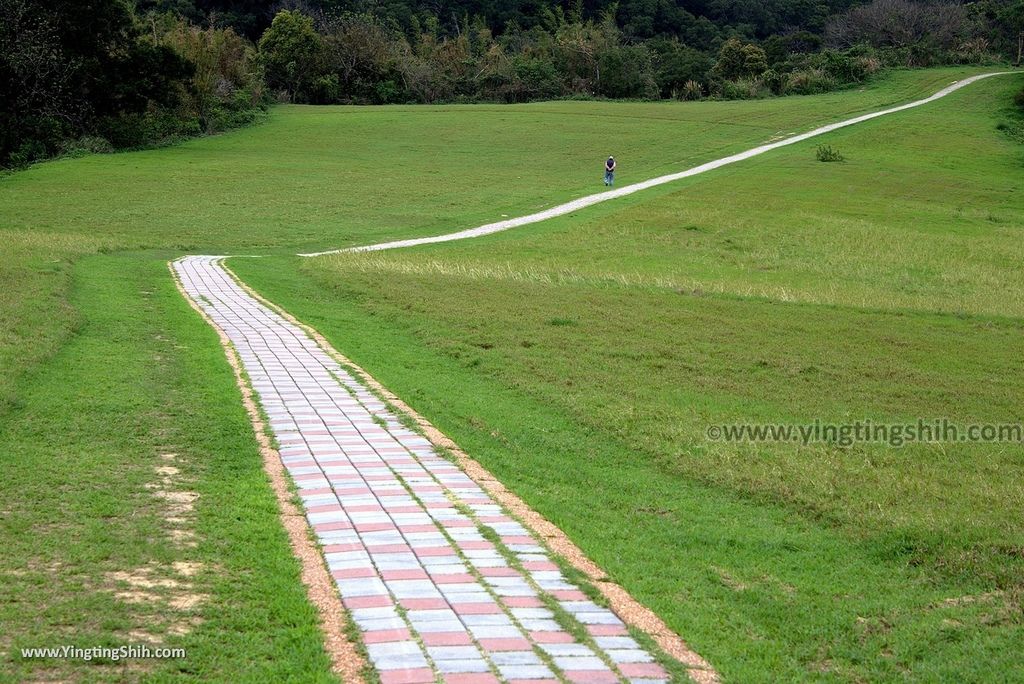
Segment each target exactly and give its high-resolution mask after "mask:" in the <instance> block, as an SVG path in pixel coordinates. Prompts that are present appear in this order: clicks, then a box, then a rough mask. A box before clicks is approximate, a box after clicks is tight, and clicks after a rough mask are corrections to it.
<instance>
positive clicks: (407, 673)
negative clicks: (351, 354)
mask: <svg viewBox="0 0 1024 684" xmlns="http://www.w3.org/2000/svg"><path fill="white" fill-rule="evenodd" d="M174 268H175V271H176V272H177V274H178V277H179V278H180V280H181V283H182V285H183V286H184V289H185V291H186V292H187V293H188V296H189V297H191V298H192V299H193V300H194V301H195V302H196V304H198V305H199V306H200V307H201V308H202V309H203V310H204V311H205V312H206V314H207V315H208V316H209V317H210V318H211V319H212V320H213V322H214V323H215V324H216V325H217V326H219V327H220V328H221V329H222V330H223V331H224V333H225V334H226V335H227V336H228V337H229V338H230V340H231V342H232V343H233V344H234V346H235V348H236V349H237V351H238V354H239V357H240V358H241V360H242V363H243V365H244V368H245V371H246V373H247V374H248V376H249V378H250V380H251V382H252V386H253V388H254V389H255V391H256V394H257V396H258V398H259V401H260V404H261V405H262V407H263V410H264V411H265V412H266V414H267V417H268V418H269V422H270V427H271V429H272V431H273V433H274V435H275V437H276V438H277V441H278V444H279V445H280V453H281V459H282V461H284V464H285V466H286V468H287V469H288V471H289V473H290V474H291V477H292V479H294V481H295V483H296V485H298V487H299V494H300V496H301V498H302V501H303V503H304V504H305V507H306V517H307V518H308V521H309V524H310V526H311V527H312V529H313V530H314V531H315V533H316V536H317V538H318V539H319V541H320V544H322V545H323V548H324V555H325V558H326V560H327V564H328V567H329V569H330V571H331V573H332V575H333V576H334V577H335V579H336V581H337V584H338V589H339V591H340V592H341V597H342V602H343V603H344V605H345V607H346V608H347V609H348V610H349V612H350V614H351V615H352V618H353V620H354V621H355V623H356V625H358V627H359V629H360V630H361V632H362V637H363V641H364V643H365V644H366V648H367V651H368V653H369V658H370V661H371V663H372V664H373V666H374V667H375V668H376V669H377V671H378V672H379V673H380V677H381V681H382V682H383V684H398V683H400V682H403V683H409V684H415V683H419V682H424V683H426V682H436V681H442V682H448V683H451V684H456V683H464V684H469V683H473V684H476V683H484V682H499V681H508V682H530V683H531V684H538V683H539V682H557V681H561V682H586V683H588V684H590V683H592V684H601V683H603V682H635V683H640V682H645V683H652V684H653V683H654V682H662V681H665V680H667V678H668V675H667V674H666V672H665V671H664V670H663V669H662V667H661V666H660V665H658V664H657V663H655V662H654V660H653V658H652V657H651V655H650V654H649V653H647V652H646V651H644V650H643V649H642V648H640V646H639V644H638V643H637V642H636V641H634V640H633V638H632V637H630V636H629V634H628V632H627V630H626V627H625V625H624V624H623V622H622V621H621V620H620V619H619V618H618V617H617V616H616V615H615V614H613V613H612V612H611V611H609V610H607V609H605V608H601V607H600V606H598V605H596V604H595V603H593V602H592V601H590V600H588V599H587V597H586V596H585V595H584V594H583V593H582V592H581V591H580V590H579V589H578V588H577V587H575V586H573V585H572V584H570V583H569V582H568V581H566V578H565V577H564V576H563V575H562V573H561V572H560V571H559V569H558V566H557V565H556V564H555V563H553V562H552V560H551V557H550V556H549V554H548V552H547V550H546V549H545V548H543V547H542V546H541V545H539V544H538V543H537V540H536V539H534V538H533V537H532V536H531V534H530V533H529V531H528V530H526V529H525V528H524V527H523V526H522V525H520V524H519V523H518V522H516V521H515V520H514V519H512V518H511V517H509V516H508V515H507V514H506V512H505V511H504V510H502V508H501V507H500V506H499V505H497V504H496V503H495V502H494V500H492V499H491V498H490V496H489V495H488V494H487V493H486V492H485V491H483V490H482V489H481V488H480V487H479V486H477V485H476V483H474V482H473V481H472V480H471V479H470V478H469V477H468V476H467V475H465V474H464V473H463V472H462V471H461V470H460V469H459V468H458V467H457V466H455V465H453V464H452V463H451V462H449V461H447V460H445V459H444V458H442V457H441V456H439V455H438V454H437V453H436V452H435V450H434V449H433V447H432V446H431V444H430V443H429V442H428V441H427V440H426V439H424V438H423V437H421V436H419V435H418V434H416V433H414V432H412V431H411V430H408V429H406V428H404V427H402V425H401V424H400V422H399V420H398V419H397V417H396V416H395V415H394V414H393V413H391V412H390V411H389V410H388V408H387V407H386V406H385V405H384V404H383V403H382V402H381V401H380V400H378V399H377V398H376V397H375V396H374V395H373V394H371V393H370V392H369V391H368V390H367V389H365V388H364V387H363V386H362V385H360V384H359V383H358V382H356V380H355V379H354V378H352V377H351V376H350V375H349V374H348V373H347V372H346V371H345V370H344V369H343V368H342V367H341V366H340V365H339V364H338V363H337V362H335V361H334V360H333V359H332V358H331V357H330V356H329V355H328V354H327V353H326V352H325V351H324V350H322V349H321V348H320V347H318V346H317V345H316V343H315V342H313V341H312V340H311V339H309V338H308V337H307V336H306V335H305V333H304V332H303V331H302V330H301V329H299V328H298V327H297V326H295V325H293V324H292V323H289V322H288V321H287V320H285V319H284V318H282V317H281V316H279V315H278V314H276V313H275V312H274V311H272V310H270V309H269V308H267V307H266V306H264V305H262V304H260V303H259V302H258V301H256V300H255V299H254V298H253V297H251V296H250V295H249V294H248V293H246V292H245V290H244V289H242V288H241V287H240V286H239V285H238V284H237V283H235V282H234V281H233V280H232V279H231V277H230V276H229V275H228V274H227V273H226V272H225V271H224V270H223V268H221V266H220V264H219V258H218V257H209V256H189V257H185V258H183V259H180V260H178V261H176V262H175V263H174ZM495 542H497V543H495ZM574 634H576V635H578V636H580V638H576V637H574V636H573V635H574Z"/></svg>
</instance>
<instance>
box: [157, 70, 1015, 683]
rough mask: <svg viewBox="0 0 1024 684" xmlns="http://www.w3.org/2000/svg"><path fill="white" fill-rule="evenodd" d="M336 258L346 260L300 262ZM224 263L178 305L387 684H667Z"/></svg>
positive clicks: (480, 498) (452, 472) (186, 267)
mask: <svg viewBox="0 0 1024 684" xmlns="http://www.w3.org/2000/svg"><path fill="white" fill-rule="evenodd" d="M1004 73H1005V72H1004ZM995 75H997V74H983V75H979V76H974V77H971V78H967V79H964V80H962V81H958V82H956V83H954V84H952V85H950V86H948V87H947V88H944V89H942V90H940V91H939V92H937V93H935V94H934V95H932V96H931V97H928V98H925V99H922V100H918V101H916V102H911V103H908V104H905V105H901V106H899V107H893V108H890V109H886V110H884V111H880V112H875V113H872V114H865V115H863V116H859V117H856V118H853V119H849V120H846V121H842V122H839V123H835V124H830V125H828V126H822V127H820V128H816V129H814V130H813V131H809V132H807V133H803V134H801V135H797V136H793V137H791V138H787V139H785V140H780V141H778V142H774V143H770V144H767V145H762V146H760V147H756V148H754V149H751V150H748V151H746V152H742V153H739V154H735V155H732V156H729V157H725V158H723V159H719V160H717V161H713V162H708V163H706V164H702V165H700V166H697V167H694V168H692V169H688V170H686V171H681V172H679V173H674V174H669V175H666V176H660V177H658V178H653V179H651V180H647V181H644V182H642V183H636V184H634V185H629V186H626V187H623V188H620V189H617V190H612V191H608V192H603V193H600V194H596V195H590V196H588V197H583V198H580V199H578V200H575V201H573V202H569V203H567V204H563V205H560V206H557V207H554V208H551V209H548V210H546V211H542V212H539V213H536V214H531V215H529V216H523V217H520V218H515V219H510V220H508V221H501V222H499V223H492V224H488V225H485V226H480V227H479V228H474V229H471V230H463V231H459V232H456V233H450V234H447V235H439V236H435V237H427V238H419V239H412V240H398V241H394V242H386V243H382V244H377V245H368V246H364V247H356V248H351V250H352V251H369V250H382V249H393V248H397V247H407V246H413V245H422V244H429V243H435V242H446V241H450V240H460V239H464V238H471V237H477V236H480V235H488V234H490V233H495V232H498V231H502V230H508V229H510V228H514V227H516V226H522V225H526V224H529V223H536V222H538V221H543V220H545V219H547V218H552V217H554V216H560V215H563V214H567V213H569V212H572V211H576V210H578V209H581V208H583V207H586V206H590V205H592V204H597V203H598V202H604V201H607V200H611V199H615V198H618V197H623V196H626V195H629V194H632V193H635V192H639V191H640V190H644V189H646V188H650V187H654V186H656V185H661V184H664V183H669V182H672V181H674V180H678V179H681V178H686V177H689V176H693V175H697V174H700V173H704V172H705V171H710V170H712V169H716V168H719V167H721V166H725V165H726V164H732V163H734V162H737V161H741V160H743V159H749V158H750V157H753V156H756V155H759V154H763V153H764V152H767V151H769V150H773V149H776V148H779V147H783V146H785V145H792V144H794V143H797V142H800V141H802V140H807V139H808V138H811V137H814V136H818V135H822V134H824V133H828V132H829V131H834V130H836V129H838V128H842V127H845V126H850V125H853V124H855V123H859V122H862V121H867V120H869V119H874V118H877V117H880V116H885V115H887V114H892V113H894V112H899V111H903V110H905V109H910V108H912V107H917V106H920V105H923V104H926V103H928V102H932V101H934V100H937V99H939V98H941V97H944V96H945V95H948V94H949V93H951V92H953V91H955V90H958V89H959V88H962V87H964V86H966V85H968V84H970V83H973V82H975V81H977V80H979V79H982V78H987V77H989V76H995ZM339 251H346V250H331V251H328V252H317V253H314V254H305V255H302V256H316V255H319V254H330V253H334V252H339ZM223 259H224V257H218V256H188V257H184V258H182V259H179V260H177V261H175V262H173V264H172V267H173V269H174V272H175V275H176V276H177V278H178V280H179V283H180V285H181V287H182V289H183V291H184V292H185V293H186V295H187V296H188V297H189V298H190V299H191V300H192V301H193V303H194V304H195V305H196V306H197V307H198V308H200V309H201V310H202V312H203V313H204V314H205V316H206V317H207V319H208V321H209V322H210V323H211V324H212V325H214V326H215V327H216V328H218V329H219V330H220V331H221V332H222V333H223V334H224V335H225V336H226V337H227V338H228V339H229V340H230V342H231V345H232V346H233V347H234V348H235V350H236V351H237V354H238V356H239V358H240V360H241V364H242V366H243V368H244V371H245V373H246V374H247V375H248V377H249V379H250V382H251V385H252V388H253V390H254V391H255V392H256V394H257V396H258V398H259V402H260V404H261V405H262V408H263V409H264V411H265V413H266V415H267V417H268V419H269V423H270V429H271V431H272V433H273V435H274V436H275V438H276V440H277V442H278V444H279V445H280V448H279V453H280V456H281V460H282V461H283V462H284V465H285V467H286V469H287V470H288V472H289V474H290V475H291V477H292V479H293V480H294V482H295V484H296V485H297V487H298V493H299V496H300V497H301V499H302V501H303V504H304V505H305V511H306V518H307V520H308V523H309V525H310V527H311V528H312V529H313V531H314V533H315V535H316V537H317V539H318V541H319V543H320V544H321V545H322V548H323V552H324V557H325V560H326V562H327V566H328V568H329V570H330V572H331V574H332V575H333V578H334V580H335V581H336V583H337V587H338V590H339V591H340V594H341V601H342V603H343V604H344V606H345V608H346V609H347V610H348V611H349V614H350V615H351V617H352V619H353V621H354V622H355V624H356V626H357V627H358V629H359V630H360V632H361V634H362V640H363V643H365V644H366V650H367V654H368V657H369V660H370V662H371V664H372V665H373V667H374V668H375V669H376V670H377V672H378V673H379V674H380V679H381V682H382V683H383V684H399V683H406V684H418V683H421V682H422V683H424V684H426V683H428V682H437V681H443V682H447V683H451V684H457V683H461V684H489V683H492V682H500V681H507V682H532V683H533V684H537V683H539V682H586V683H588V684H601V683H603V682H635V683H638V684H639V683H641V682H644V683H648V684H654V683H655V682H663V681H666V680H667V679H668V674H667V673H666V671H665V669H664V668H663V667H662V666H661V665H659V664H658V663H657V662H655V658H654V656H653V655H652V654H651V652H649V651H647V650H645V649H644V648H642V647H641V645H640V644H639V643H638V642H637V641H635V640H634V639H633V637H632V636H630V633H629V630H628V629H627V626H626V624H625V623H624V622H623V621H622V619H620V616H618V615H616V614H615V613H613V612H612V611H610V610H608V609H606V608H603V607H601V606H599V605H597V604H596V603H594V602H593V601H591V600H590V599H588V597H587V595H586V594H585V593H584V592H583V591H581V589H580V587H578V586H575V585H574V584H573V583H571V582H570V581H568V580H567V578H566V577H565V575H564V574H563V573H562V572H561V570H560V569H559V565H558V564H556V563H555V562H554V559H553V557H552V554H551V552H550V551H549V550H548V548H547V547H546V546H545V545H544V544H542V543H540V541H539V540H538V537H537V535H536V534H535V533H534V532H533V531H531V530H530V529H527V528H526V527H524V526H523V525H522V524H521V523H520V522H518V521H517V520H516V519H515V518H514V517H513V516H512V515H510V514H509V512H508V511H507V510H505V508H503V507H502V506H501V505H499V504H498V503H497V502H496V501H495V500H494V498H492V497H491V496H490V495H489V494H488V493H487V492H486V491H484V489H482V488H481V487H480V486H479V485H478V484H477V483H476V482H475V481H474V480H473V479H471V478H470V477H469V476H468V475H466V473H465V472H463V471H462V470H461V469H460V468H459V467H458V466H457V465H455V464H454V463H452V462H451V461H449V460H446V459H445V458H442V456H441V455H440V454H439V453H438V452H437V450H436V449H435V448H434V446H433V445H432V443H431V442H430V441H428V440H427V439H425V438H423V437H421V436H419V435H418V434H417V433H415V432H413V431H411V430H409V429H407V428H406V427H404V426H403V425H402V423H401V420H400V419H399V417H398V416H397V415H396V414H395V413H394V412H393V411H392V410H390V409H389V408H388V406H386V405H385V404H384V403H383V402H382V401H381V400H380V399H378V398H377V397H376V396H375V395H374V394H373V393H372V392H370V391H369V390H367V389H366V387H364V386H363V385H362V384H360V382H358V381H357V380H356V379H355V378H354V377H353V375H352V374H350V373H349V371H348V370H346V369H345V368H344V367H342V365H341V364H340V363H339V362H338V361H336V360H335V357H334V356H332V354H331V351H332V350H330V349H328V348H326V347H322V346H320V344H318V343H317V342H316V341H314V340H313V339H311V338H310V336H309V335H307V333H306V331H304V330H303V329H302V328H301V327H300V326H299V325H297V324H296V323H295V322H292V321H290V320H288V319H286V318H285V317H284V316H282V315H281V314H279V313H278V312H277V311H275V310H273V309H272V308H271V307H270V306H267V305H266V304H264V303H263V302H261V301H260V300H258V299H257V298H256V297H254V296H253V295H252V294H250V293H249V292H248V291H247V290H246V289H245V288H244V287H243V285H242V284H241V283H240V282H238V281H236V280H235V279H234V278H233V277H232V275H231V274H229V273H228V272H227V271H226V269H225V268H224V267H223V264H222V260H223ZM659 623H660V621H659ZM680 643H681V642H680ZM693 657H694V659H695V661H696V665H694V664H693V663H692V662H691V663H690V666H691V667H692V668H693V669H691V670H690V672H691V675H692V676H695V678H698V679H703V680H704V681H715V675H714V671H713V670H711V669H710V668H708V667H706V663H704V662H703V661H702V660H700V658H699V656H696V655H695V654H694V656H693ZM701 675H704V676H701Z"/></svg>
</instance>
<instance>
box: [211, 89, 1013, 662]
mask: <svg viewBox="0 0 1024 684" xmlns="http://www.w3.org/2000/svg"><path fill="white" fill-rule="evenodd" d="M1022 80H1024V79H1022V78H1021V77H1019V76H1017V77H1012V78H1003V79H1002V80H999V79H996V80H993V81H988V82H983V83H980V84H976V85H975V86H972V87H971V88H970V89H968V90H966V91H962V92H960V93H957V94H954V95H952V96H950V97H949V98H948V99H947V100H943V101H940V102H938V103H935V104H932V105H929V106H928V107H925V108H921V109H918V110H913V111H910V112H905V113H902V114H899V115H895V116H893V117H889V118H884V119H880V120H877V121H873V122H869V123H867V124H863V125H860V126H857V127H854V128H850V129H846V130H844V131H840V132H837V133H834V134H831V135H829V136H828V137H827V138H826V139H824V140H814V141H808V142H806V143H802V144H798V145H794V146H793V147H790V148H785V149H783V150H779V151H776V152H773V153H771V154H768V155H765V156H763V157H759V158H757V159H755V160H751V161H749V162H744V163H742V164H737V165H734V166H731V167H729V168H727V169H723V170H721V171H716V172H713V173H709V174H706V175H703V176H700V177H696V178H692V179H688V180H687V181H684V182H682V183H679V184H675V185H672V186H669V187H668V188H664V189H659V190H656V191H654V192H653V193H646V194H643V193H642V194H640V195H636V196H633V197H632V198H631V199H630V200H628V201H626V202H621V203H619V202H613V203H608V204H604V205H600V206H599V207H594V208H591V209H589V210H587V211H584V212H579V213H578V214H577V215H574V216H570V217H564V218H561V219H557V220H554V221H551V222H547V223H543V224H537V225H533V226H528V227H524V228H520V229H516V230H514V231H510V232H506V233H502V234H499V235H494V236H491V237H488V238H481V239H477V240H472V241H465V242H460V243H448V244H443V245H434V246H427V247H420V248H415V249H410V250H400V251H396V252H383V253H373V254H359V255H338V256H332V257H324V258H318V259H311V260H301V259H296V258H271V259H234V260H232V261H231V262H230V263H231V266H232V268H233V269H235V271H236V272H237V273H238V274H239V275H240V277H242V278H243V279H244V280H245V281H246V282H248V283H250V284H252V285H253V286H255V287H256V288H257V289H258V290H260V291H261V292H262V293H263V294H265V295H266V296H268V297H269V298H270V299H272V300H273V301H275V302H276V303H278V304H280V305H282V306H284V307H285V308H286V309H288V310H289V311H291V312H292V313H293V314H295V315H297V316H298V317H299V318H301V319H302V320H304V321H306V322H307V323H310V324H311V325H313V326H314V327H317V328H318V329H319V330H321V331H322V332H324V333H325V334H326V335H327V337H328V338H329V339H331V340H332V342H333V343H334V344H335V345H336V346H337V347H338V348H339V349H341V350H343V351H344V352H345V353H346V354H348V355H349V356H351V357H352V358H353V359H354V360H355V361H356V362H357V363H359V364H360V365H362V366H363V367H365V368H366V369H367V370H368V371H369V372H370V373H372V374H373V375H375V376H376V377H377V378H378V379H379V380H381V381H382V382H384V383H385V384H386V385H387V386H389V388H390V389H392V390H393V391H395V392H397V393H398V394H399V395H400V396H402V397H403V398H405V399H406V400H407V401H409V402H410V403H411V404H412V405H413V406H414V407H415V408H416V409H417V410H419V411H421V412H423V413H424V414H425V415H426V416H427V417H428V418H429V419H430V420H432V421H433V422H435V423H436V424H437V425H438V426H439V427H440V428H441V429H442V430H444V431H446V432H447V433H448V434H450V435H451V436H452V437H453V438H454V439H455V440H456V441H458V442H459V443H460V444H461V445H462V446H463V447H465V448H466V449H467V450H468V451H469V453H470V454H472V455H474V456H475V457H476V458H478V459H479V460H481V461H482V462H483V463H484V465H485V466H487V467H488V468H490V469H491V470H492V471H493V472H495V474H496V475H498V477H499V478H500V479H501V480H502V481H503V482H505V483H507V484H508V485H510V486H511V487H512V488H513V489H514V490H515V491H517V492H518V493H520V494H521V495H522V496H523V497H524V498H525V499H526V500H527V501H528V502H529V503H531V504H532V505H533V506H535V507H536V508H538V509H539V510H540V511H541V512H542V513H544V514H545V515H546V516H548V517H549V518H551V519H552V520H554V521H555V522H556V523H558V524H559V525H560V526H561V527H562V528H563V529H565V530H567V531H568V532H569V534H570V536H572V537H573V539H575V540H576V541H577V542H578V543H579V544H580V545H581V546H582V547H583V548H584V549H585V550H586V551H587V552H588V553H589V554H590V555H591V556H592V557H594V558H595V560H597V561H598V563H599V564H601V565H602V567H604V568H605V569H606V570H607V571H608V572H609V574H610V575H611V576H613V577H614V578H615V579H616V580H618V581H620V582H621V583H623V584H624V585H625V586H626V587H627V588H629V589H630V590H631V591H632V592H634V594H635V595H637V596H638V597H639V598H640V599H641V600H642V601H644V602H645V603H647V604H648V605H650V606H652V607H653V608H654V609H655V610H656V611H658V612H659V614H660V615H662V616H663V617H664V618H665V619H666V620H667V621H668V622H669V624H670V625H672V626H673V627H674V628H675V629H677V630H678V631H679V633H681V634H683V635H684V636H685V637H686V638H687V639H688V640H689V642H690V643H691V644H692V645H693V646H694V647H695V648H696V649H697V650H698V651H699V652H700V653H701V654H702V655H704V656H705V657H707V658H708V659H709V660H710V661H711V662H712V663H714V664H715V666H716V667H718V668H719V669H720V670H721V672H722V673H723V674H724V676H725V677H726V679H728V680H736V681H779V680H791V679H836V680H845V681H878V680H895V679H902V678H905V677H908V676H910V677H913V678H916V679H923V680H929V681H939V680H952V679H962V680H966V681H990V680H991V679H992V678H993V676H996V678H1000V677H1002V678H1005V679H1007V680H1018V679H1024V658H1022V657H1021V654H1020V649H1019V648H1018V646H1019V644H1020V643H1021V641H1022V639H1024V618H1022V613H1021V603H1020V601H1021V597H1022V594H1024V525H1022V518H1021V514H1020V510H1021V507H1022V505H1024V485H1022V482H1024V458H1022V457H1024V449H1022V447H1021V445H1009V444H1001V445H1000V444H976V445H959V444H955V445H951V444H945V445H913V446H907V447H904V448H902V449H893V448H889V447H885V446H881V445H866V444H861V445H857V446H854V447H850V448H840V447H837V446H829V445H811V446H806V447H795V446H792V445H778V444H776V445H763V444H762V445H750V444H746V445H737V444H722V443H717V442H710V441H708V440H707V438H706V436H705V433H706V429H707V427H708V426H709V425H714V424H720V423H730V422H764V421H767V422H793V423H806V422H813V421H814V420H815V419H820V420H821V421H825V422H828V421H832V422H847V421H852V420H856V419H863V418H868V419H872V420H875V421H892V422H900V423H902V422H915V421H916V420H917V418H918V417H921V418H924V419H926V420H932V419H936V418H944V417H945V418H949V419H951V420H955V421H958V422H962V423H968V422H1018V423H1019V422H1022V421H1024V415H1022V414H1024V405H1022V404H1021V401H1020V395H1019V387H1020V384H1021V380H1022V378H1024V373H1022V371H1021V369H1020V360H1021V358H1024V336H1022V333H1024V320H1022V319H1021V316H1022V314H1024V299H1022V295H1024V279H1022V276H1021V270H1020V264H1021V262H1022V261H1021V258H1022V256H1024V254H1022V252H1024V250H1022V247H1021V237H1022V233H1021V231H1022V229H1024V193H1022V190H1024V173H1022V172H1024V147H1021V146H1020V144H1019V143H1017V142H1014V141H1013V140H1011V139H1010V137H1009V136H1007V135H1006V134H1004V133H1003V132H1001V131H999V130H997V128H996V127H997V124H998V123H999V122H1000V121H1003V120H1006V119H1007V117H1010V116H1015V114H1013V113H1012V112H1011V110H1010V103H1011V101H1012V94H1013V93H1014V92H1015V91H1016V90H1019V89H1020V87H1021V82H1022ZM716 106H717V105H707V107H708V108H709V109H710V108H714V107H716ZM819 142H827V143H829V144H831V145H833V146H834V147H837V148H838V149H839V150H840V151H841V152H842V153H843V154H844V155H845V156H846V157H847V160H848V161H846V162H845V163H841V164H823V163H820V162H817V161H816V160H815V155H814V148H815V146H816V145H817V144H818V143H819ZM460 227H461V226H460ZM996 673H998V675H996Z"/></svg>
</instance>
